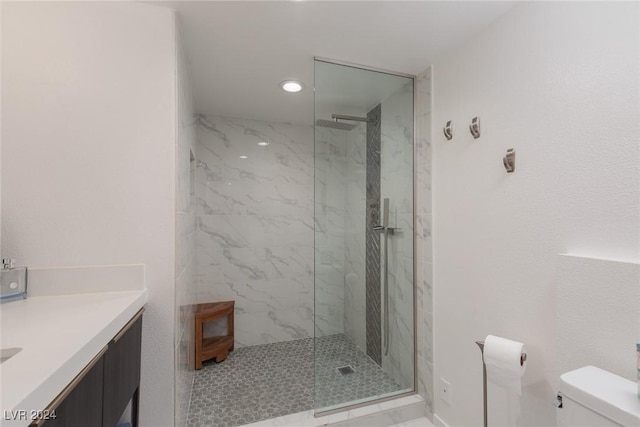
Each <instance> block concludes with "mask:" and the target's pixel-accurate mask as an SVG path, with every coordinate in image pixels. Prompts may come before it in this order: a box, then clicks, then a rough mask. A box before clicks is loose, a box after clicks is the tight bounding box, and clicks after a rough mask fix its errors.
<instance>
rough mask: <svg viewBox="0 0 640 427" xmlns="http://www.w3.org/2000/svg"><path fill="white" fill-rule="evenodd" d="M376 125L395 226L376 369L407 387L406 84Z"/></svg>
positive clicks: (409, 213)
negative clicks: (384, 336) (384, 347)
mask: <svg viewBox="0 0 640 427" xmlns="http://www.w3.org/2000/svg"><path fill="white" fill-rule="evenodd" d="M381 127H382V129H381V133H382V143H381V151H382V153H381V165H380V169H381V173H380V175H381V180H380V181H381V183H380V187H381V188H380V193H381V197H380V198H381V203H382V200H384V199H385V198H389V216H390V218H389V225H390V226H392V227H396V228H399V229H400V231H398V232H396V233H394V234H393V235H392V236H389V240H388V242H389V243H388V245H389V255H388V264H387V268H388V270H389V271H388V275H389V313H390V314H389V317H390V321H389V352H388V355H386V356H385V355H384V354H383V356H382V367H383V369H384V370H385V372H387V373H388V374H389V375H391V377H392V378H394V379H395V380H396V381H397V382H398V383H399V384H400V385H401V386H402V387H404V388H411V387H412V386H413V382H414V369H413V367H414V320H413V307H414V304H413V303H414V302H413V180H414V178H413V173H412V171H413V155H414V150H413V132H414V128H413V84H412V83H409V84H407V85H405V86H403V87H402V88H401V89H400V90H399V91H398V92H396V93H394V94H393V95H391V96H390V97H389V98H387V99H386V100H384V101H382V124H381ZM382 252H383V253H384V251H382ZM383 256H384V255H383ZM382 265H383V269H384V268H385V267H384V263H383V264H382ZM382 274H384V270H383V273H382Z"/></svg>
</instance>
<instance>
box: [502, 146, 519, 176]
mask: <svg viewBox="0 0 640 427" xmlns="http://www.w3.org/2000/svg"><path fill="white" fill-rule="evenodd" d="M502 164H504V168H505V169H506V170H507V173H511V172H513V171H515V170H516V150H514V149H513V148H509V149H508V150H507V155H506V156H504V157H503V158H502Z"/></svg>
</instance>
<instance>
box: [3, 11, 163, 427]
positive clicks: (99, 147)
mask: <svg viewBox="0 0 640 427" xmlns="http://www.w3.org/2000/svg"><path fill="white" fill-rule="evenodd" d="M2 20H3V21H2V89H3V90H2V113H3V117H2V150H3V153H2V162H3V163H2V184H3V187H2V198H3V200H2V235H3V241H2V244H3V246H2V253H3V255H5V254H6V255H7V256H9V255H10V256H11V257H13V258H16V259H18V260H19V262H20V264H25V265H28V266H30V267H36V266H37V267H48V266H83V265H98V264H134V263H142V264H145V266H146V270H145V271H146V286H147V287H148V289H149V303H148V304H147V311H146V312H145V315H144V326H143V343H142V351H143V355H142V357H143V363H142V384H141V406H140V408H141V422H142V423H141V424H142V425H143V426H152V427H160V426H170V425H173V397H174V396H173V376H172V375H171V374H169V373H171V372H172V371H173V368H174V364H173V361H174V357H173V339H174V336H173V327H174V317H173V313H174V305H173V297H174V286H173V283H174V277H175V272H174V265H175V263H174V240H175V239H174V216H175V214H174V210H175V194H174V193H175V190H174V188H175V182H174V181H175V176H174V170H175V162H174V157H175V154H174V153H175V146H174V140H175V130H174V129H175V68H176V66H175V62H176V59H175V34H174V16H173V14H172V12H171V11H169V10H168V9H165V8H158V7H155V6H149V5H144V4H140V3H121V2H102V3H101V2H91V3H82V2H68V3H57V2H56V3H53V2H51V3H50V2H42V3H35V2H34V3H31V2H19V3H4V4H3V13H2ZM79 320H80V321H81V319H79Z"/></svg>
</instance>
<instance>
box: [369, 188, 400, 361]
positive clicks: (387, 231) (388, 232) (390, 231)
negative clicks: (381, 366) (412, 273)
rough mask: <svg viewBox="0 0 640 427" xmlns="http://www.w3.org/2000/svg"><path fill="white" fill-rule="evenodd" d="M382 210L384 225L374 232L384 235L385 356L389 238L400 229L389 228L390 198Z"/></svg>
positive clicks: (377, 227) (387, 329)
mask: <svg viewBox="0 0 640 427" xmlns="http://www.w3.org/2000/svg"><path fill="white" fill-rule="evenodd" d="M382 206H383V208H382V209H383V210H382V225H376V226H375V227H373V229H374V230H377V231H380V232H382V233H383V235H384V243H383V246H384V277H383V281H382V283H383V284H382V286H383V287H382V289H383V290H382V295H383V300H384V314H383V323H384V335H383V341H382V346H383V349H384V355H385V356H387V355H388V354H389V251H388V247H389V245H388V237H389V235H393V234H394V233H395V232H396V231H400V229H399V228H394V227H389V198H385V199H384V200H383V205H382Z"/></svg>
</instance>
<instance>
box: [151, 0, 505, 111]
mask: <svg viewBox="0 0 640 427" xmlns="http://www.w3.org/2000/svg"><path fill="white" fill-rule="evenodd" d="M150 3H154V4H159V5H162V6H168V7H171V8H174V9H176V10H177V12H178V16H179V20H180V23H181V32H182V37H183V43H184V45H185V47H186V51H187V57H188V60H189V62H190V66H191V74H192V78H193V89H194V95H195V102H196V110H197V111H198V112H199V113H203V114H217V115H225V116H229V117H242V118H251V119H260V120H268V121H274V122H285V123H296V124H313V122H314V101H313V88H314V81H313V79H314V61H313V58H314V57H315V56H319V57H324V58H331V59H334V60H339V61H347V62H350V63H356V64H362V65H366V66H369V67H376V68H381V69H386V70H391V71H395V72H401V73H406V74H412V75H416V74H419V73H420V72H422V71H424V70H425V69H426V68H427V67H428V66H429V65H430V64H431V63H433V62H434V61H435V60H436V59H437V58H438V57H439V56H441V55H443V54H444V53H446V52H447V51H449V50H451V49H455V48H456V47H457V46H459V45H461V44H463V43H464V42H465V41H466V40H468V39H469V38H471V37H472V36H473V35H474V34H476V33H477V32H479V31H481V30H482V29H483V28H485V27H487V26H488V25H489V24H490V23H491V22H492V21H494V20H495V19H496V18H497V17H499V16H500V15H502V14H503V13H505V12H506V11H507V10H508V9H510V8H511V7H512V6H513V5H514V2H504V1H498V2H484V1H470V2H457V1H406V2H405V1H379V2H372V1H340V2H337V1H287V2H285V1H255V2H249V1H168V2H167V1H163V2H150ZM287 79H295V80H300V81H302V82H303V83H304V85H305V89H304V90H303V91H302V92H299V93H296V94H290V93H285V92H284V91H282V90H281V89H280V87H279V83H280V82H281V81H283V80H287ZM342 87H343V89H342V90H341V91H339V90H337V91H336V92H335V95H336V96H337V97H339V98H340V100H339V102H341V103H342V104H345V97H346V98H348V96H346V95H348V93H347V92H345V90H348V89H349V88H353V85H347V84H343V85H342ZM345 88H346V89H345ZM374 95H376V94H372V96H374ZM378 95H379V94H378ZM325 98H330V95H327V96H326V97H325ZM353 99H354V103H355V104H354V105H353V106H351V107H353V108H352V109H353V110H355V109H356V108H359V107H358V106H357V105H356V104H358V103H359V104H367V103H369V104H370V103H371V101H372V100H366V99H362V96H360V97H359V98H358V97H357V96H354V97H353ZM325 102H327V105H328V103H330V99H329V100H326V99H325ZM336 102H338V100H337V99H336ZM347 104H348V101H347ZM349 107H350V106H349V105H342V106H341V108H342V110H341V111H344V110H348V109H349ZM327 109H331V108H329V107H327ZM341 111H340V112H341ZM343 114H344V113H343Z"/></svg>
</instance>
